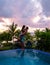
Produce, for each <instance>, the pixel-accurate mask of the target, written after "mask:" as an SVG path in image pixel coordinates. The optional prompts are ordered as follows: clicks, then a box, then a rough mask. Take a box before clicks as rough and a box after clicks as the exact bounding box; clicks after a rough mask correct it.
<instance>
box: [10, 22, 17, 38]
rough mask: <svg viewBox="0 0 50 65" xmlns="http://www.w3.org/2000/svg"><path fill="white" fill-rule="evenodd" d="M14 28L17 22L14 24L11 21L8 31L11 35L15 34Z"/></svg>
mask: <svg viewBox="0 0 50 65" xmlns="http://www.w3.org/2000/svg"><path fill="white" fill-rule="evenodd" d="M16 28H17V24H14V22H13V23H12V25H10V26H9V33H10V34H11V36H12V37H13V36H14V35H15V34H16Z"/></svg>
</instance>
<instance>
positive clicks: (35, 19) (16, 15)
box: [0, 0, 50, 32]
mask: <svg viewBox="0 0 50 65" xmlns="http://www.w3.org/2000/svg"><path fill="white" fill-rule="evenodd" d="M13 21H14V23H15V24H18V28H20V27H22V25H23V24H25V25H26V26H28V27H29V31H30V32H33V30H35V29H39V28H40V29H41V30H42V29H44V28H46V27H48V28H50V0H0V31H3V30H6V29H7V27H6V25H10V24H12V22H13Z"/></svg>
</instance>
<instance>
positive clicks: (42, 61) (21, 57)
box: [0, 49, 50, 65]
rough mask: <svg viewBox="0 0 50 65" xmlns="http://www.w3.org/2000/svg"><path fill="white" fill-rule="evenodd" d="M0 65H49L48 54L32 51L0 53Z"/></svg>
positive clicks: (17, 50)
mask: <svg viewBox="0 0 50 65" xmlns="http://www.w3.org/2000/svg"><path fill="white" fill-rule="evenodd" d="M0 65H50V54H49V53H46V52H42V51H39V50H33V49H25V50H24V51H23V50H21V49H16V50H8V51H0Z"/></svg>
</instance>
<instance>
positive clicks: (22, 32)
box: [19, 25, 28, 49]
mask: <svg viewBox="0 0 50 65" xmlns="http://www.w3.org/2000/svg"><path fill="white" fill-rule="evenodd" d="M27 31H28V27H25V25H23V27H22V29H21V33H20V35H19V41H20V46H21V48H22V49H24V44H25V43H24V42H25V35H26V33H27Z"/></svg>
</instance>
